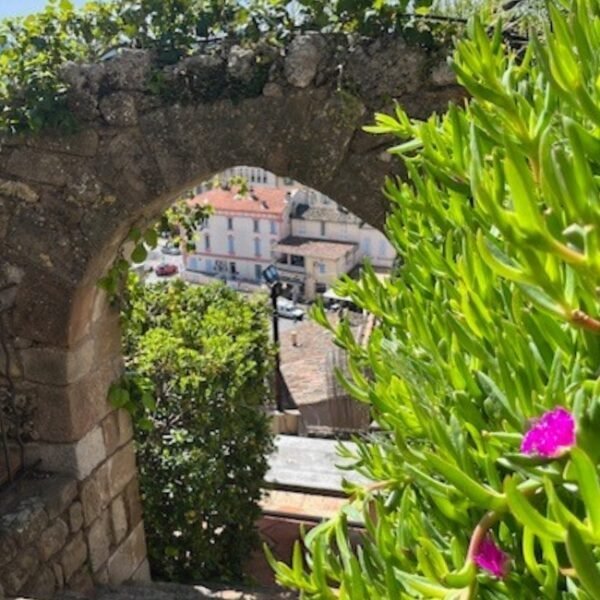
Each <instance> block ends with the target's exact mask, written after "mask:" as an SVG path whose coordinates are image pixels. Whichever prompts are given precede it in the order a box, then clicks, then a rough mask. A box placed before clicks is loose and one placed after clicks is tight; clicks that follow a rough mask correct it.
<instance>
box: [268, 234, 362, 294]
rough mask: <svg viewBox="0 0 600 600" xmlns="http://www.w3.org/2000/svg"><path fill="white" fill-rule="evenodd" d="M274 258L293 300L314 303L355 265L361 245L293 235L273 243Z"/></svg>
mask: <svg viewBox="0 0 600 600" xmlns="http://www.w3.org/2000/svg"><path fill="white" fill-rule="evenodd" d="M273 258H274V264H275V265H276V267H277V269H278V271H279V273H280V275H281V279H282V281H284V282H285V283H288V284H290V285H291V286H292V289H293V292H292V297H294V296H297V297H301V298H305V299H306V300H313V299H314V298H315V297H316V295H317V294H319V293H323V292H325V291H326V290H327V288H329V287H331V286H332V285H333V284H334V283H335V282H336V281H337V280H338V279H339V278H340V277H341V276H342V275H344V274H345V273H348V272H349V271H351V270H352V269H353V268H354V267H355V266H356V264H357V262H358V245H357V244H354V243H352V242H340V241H336V242H333V241H326V240H319V239H311V238H305V237H296V236H293V235H292V236H289V237H287V238H284V239H283V240H281V242H279V243H277V244H274V246H273Z"/></svg>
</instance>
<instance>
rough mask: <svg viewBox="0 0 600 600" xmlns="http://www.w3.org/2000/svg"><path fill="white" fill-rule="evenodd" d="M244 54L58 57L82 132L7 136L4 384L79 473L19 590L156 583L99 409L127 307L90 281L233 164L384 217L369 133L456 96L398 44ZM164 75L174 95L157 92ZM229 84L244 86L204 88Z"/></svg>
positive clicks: (51, 459)
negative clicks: (383, 122) (134, 235)
mask: <svg viewBox="0 0 600 600" xmlns="http://www.w3.org/2000/svg"><path fill="white" fill-rule="evenodd" d="M235 48H236V47H235V46H234V47H230V46H225V45H224V46H223V48H220V49H218V51H217V52H216V53H213V54H210V55H197V56H192V57H189V58H185V59H183V60H182V61H181V62H180V63H178V64H176V65H172V66H169V67H157V66H156V65H153V63H152V56H151V55H150V54H149V53H146V52H143V51H126V52H123V54H121V55H119V56H117V57H115V58H113V59H111V60H108V61H105V62H103V63H99V64H95V65H75V64H70V65H66V66H65V68H64V69H63V78H64V80H65V83H66V84H67V86H68V92H67V96H68V102H69V106H70V107H71V110H72V111H73V113H74V114H75V116H76V117H77V119H78V122H79V123H80V128H79V131H78V132H77V133H75V134H71V135H64V134H62V133H61V132H44V133H43V134H41V135H37V136H33V135H31V136H19V137H14V136H12V137H11V136H4V137H2V139H1V140H0V327H1V329H2V335H3V336H4V339H5V340H6V343H5V344H4V346H3V350H2V354H3V355H5V356H3V357H2V358H6V357H7V358H8V360H0V386H3V388H4V389H8V388H9V387H10V389H12V390H13V391H12V392H11V393H14V395H15V397H17V396H18V397H19V398H20V399H21V400H22V401H23V402H25V403H29V404H30V406H31V409H32V411H33V414H34V415H35V416H34V417H33V423H32V429H33V430H34V431H35V435H34V436H32V438H33V437H34V438H35V439H34V440H32V441H31V442H30V443H28V445H27V456H28V461H29V462H30V463H32V462H35V461H37V460H38V459H41V460H42V461H43V462H42V464H43V468H44V469H45V470H47V471H50V472H54V473H59V474H62V475H63V476H65V477H68V478H70V479H69V481H70V482H71V483H69V484H68V486H67V488H68V493H67V492H65V493H64V494H63V495H62V496H61V497H62V498H63V502H62V504H60V508H61V511H60V512H59V513H57V509H49V508H48V506H47V505H43V507H42V509H41V513H40V514H42V516H41V517H40V521H39V522H38V525H37V526H36V527H37V529H35V532H36V533H35V535H33V534H32V539H29V538H27V539H21V540H20V542H19V543H20V544H21V546H22V550H23V551H21V552H17V547H18V545H14V544H13V546H14V548H13V546H11V548H12V550H10V551H8V550H7V551H6V552H4V553H3V554H2V557H1V558H0V582H1V583H2V584H3V585H4V586H5V587H6V588H7V591H8V593H9V594H12V593H13V592H14V593H15V594H16V593H18V592H20V591H21V590H22V589H25V588H26V587H27V585H29V584H28V582H29V581H30V580H32V578H33V576H34V574H35V575H36V577H37V575H38V572H43V573H44V578H45V579H44V581H42V582H41V583H40V582H37V583H38V584H39V585H42V584H44V585H47V587H48V588H49V587H51V585H52V586H55V587H59V586H63V585H67V586H71V587H82V586H83V583H82V582H84V580H85V582H96V583H103V582H112V583H121V582H123V581H126V580H128V579H130V578H132V577H134V578H135V577H138V578H144V577H147V562H146V561H145V543H144V530H143V524H142V517H141V510H140V503H139V492H138V489H137V480H136V466H135V455H134V452H133V444H132V441H131V440H132V433H131V423H130V421H129V419H128V418H127V416H126V415H123V414H122V413H120V412H118V411H114V410H113V409H112V408H111V407H110V405H109V404H108V402H107V390H108V387H109V385H110V383H111V382H112V381H114V380H115V379H116V378H117V377H118V375H119V373H120V370H121V367H122V359H121V346H120V328H119V315H118V311H116V310H115V309H114V308H112V307H111V306H110V305H109V303H108V302H107V299H106V295H105V294H104V293H103V292H102V291H100V290H99V289H98V287H97V281H98V279H99V278H100V277H101V276H102V275H103V274H104V272H105V271H106V268H107V267H108V266H109V265H110V263H111V261H112V260H113V258H114V256H115V255H116V253H117V251H118V249H119V248H120V247H121V245H122V243H123V240H124V239H125V238H126V236H127V233H128V231H129V230H130V229H131V227H132V226H133V225H136V224H138V225H142V226H144V225H146V224H149V223H151V222H152V221H153V220H155V219H156V218H157V217H158V216H159V215H160V214H161V213H162V212H163V211H164V210H165V209H166V208H167V207H168V206H169V204H170V203H171V201H172V198H173V197H175V196H177V195H179V194H181V193H182V192H184V191H185V190H186V189H190V188H193V187H194V186H195V185H199V184H200V183H201V182H202V181H205V180H207V179H209V178H210V177H211V176H212V175H213V174H214V173H217V172H220V171H222V170H224V169H226V168H228V167H230V166H231V165H235V164H249V165H256V166H260V167H262V168H265V169H268V170H269V171H272V172H274V173H277V174H281V175H287V176H290V177H293V178H294V179H295V180H298V181H301V182H303V183H304V184H306V185H308V186H310V187H311V188H314V189H318V190H321V191H322V192H324V193H325V194H327V195H329V196H331V197H333V198H336V199H339V201H340V202H341V204H342V205H343V206H345V207H346V208H348V209H349V210H351V211H352V212H354V213H355V214H357V215H358V216H359V217H361V218H362V219H363V220H364V221H366V222H368V223H370V224H372V225H374V226H380V225H381V224H382V222H383V217H384V212H385V210H384V203H383V200H382V199H381V195H380V194H379V189H380V187H381V182H382V181H383V177H384V176H385V175H388V174H389V171H390V164H389V163H388V161H387V158H386V155H385V154H384V153H383V151H384V149H385V147H386V146H387V141H384V142H382V141H381V140H380V139H373V138H372V137H370V136H368V135H366V134H364V133H363V132H362V130H361V128H362V126H363V125H364V124H366V123H367V122H370V120H371V118H372V113H373V112H374V111H376V110H382V109H387V108H389V107H390V106H391V105H392V102H393V101H395V100H397V101H399V102H401V103H402V104H403V105H404V106H406V107H408V109H409V113H411V114H412V115H414V116H415V117H426V116H428V115H429V114H430V113H431V112H433V111H434V110H439V109H442V108H443V107H444V106H445V105H446V103H447V102H448V101H449V100H451V99H457V98H459V97H460V94H461V92H460V91H459V89H458V87H457V86H456V85H455V83H454V80H453V78H452V76H451V74H450V73H449V71H448V69H447V67H446V66H445V53H444V52H443V51H439V50H427V49H423V48H419V47H412V46H408V45H407V44H406V42H404V41H403V40H400V39H396V38H391V37H389V38H386V37H382V38H380V39H363V40H351V39H349V38H348V39H346V38H343V37H340V36H332V37H327V36H323V35H319V34H306V35H301V36H298V37H296V38H295V39H294V40H293V41H292V42H291V43H290V45H289V47H288V48H286V49H284V50H282V52H281V53H280V54H278V55H277V56H274V57H272V59H271V63H270V67H269V69H268V72H265V70H264V67H263V66H260V65H259V64H258V62H257V60H256V56H250V55H248V54H246V55H245V56H246V59H245V60H244V61H243V64H240V62H239V61H236V60H233V56H234V54H236V52H237V50H236V49H235ZM156 68H161V69H162V76H163V77H164V80H165V81H166V82H167V83H168V84H169V86H171V89H172V90H173V91H174V92H176V93H175V95H174V96H158V95H156V94H153V93H150V92H149V90H148V86H147V81H148V77H149V75H150V73H151V72H153V70H155V69H156ZM259 75H260V77H261V78H262V79H260V83H261V85H260V86H258V87H257V86H256V85H250V83H251V82H254V83H256V81H258V80H259V79H257V78H258V77H259ZM220 78H221V79H223V80H227V81H233V80H235V81H237V82H238V83H239V84H240V85H239V86H238V88H240V86H241V89H243V90H245V92H244V93H243V94H241V95H238V96H236V97H235V98H232V97H231V96H228V95H227V89H228V88H227V86H221V87H218V89H219V90H221V92H219V93H222V95H219V94H215V95H212V96H211V95H209V96H207V94H206V86H207V85H209V84H211V82H212V83H214V82H215V81H217V82H218V81H220ZM178 95H179V97H181V98H184V100H181V101H178V100H177V97H178ZM173 97H174V98H175V100H174V99H173ZM367 199H368V200H367ZM5 365H8V367H6V366H5ZM9 382H10V385H8V384H9ZM70 511H72V512H73V524H69V523H67V521H65V519H67V517H65V514H67V513H69V512H70ZM78 511H81V519H79V518H78V516H77V513H78ZM43 515H45V516H43ZM58 520H60V522H61V523H62V525H61V524H60V523H59V521H58ZM65 527H66V528H67V529H66V530H65ZM48 528H54V529H52V531H53V532H54V533H55V534H57V535H54V536H53V535H51V534H46V535H47V536H48V538H52V539H58V540H61V541H60V543H58V542H57V544H56V545H55V546H56V547H55V546H50V548H49V549H48V552H50V550H52V553H51V554H49V555H48V556H46V554H44V555H43V556H41V555H39V553H38V550H37V549H36V550H35V552H34V554H35V556H33V554H31V553H28V552H26V551H25V550H27V549H28V548H32V547H33V544H34V539H35V538H36V536H38V535H41V534H42V533H44V532H45V531H47V529H48ZM61 532H62V533H61ZM2 539H3V538H2ZM7 539H8V538H7ZM11 539H12V538H11ZM6 543H7V544H8V542H6ZM36 548H37V546H36ZM32 553H33V550H32ZM15 561H17V562H15ZM40 564H42V565H43V566H44V569H41V570H40V568H39V566H40ZM54 565H58V566H57V570H56V571H55V572H53V571H52V570H53V568H54ZM58 567H60V569H58ZM16 572H18V573H21V575H20V577H19V578H18V580H16V579H15V578H14V577H10V576H9V574H10V573H16ZM51 572H52V573H53V574H49V573H51ZM52 577H53V579H52V582H53V583H52V584H51V583H50V580H51V578H52ZM61 578H62V579H61ZM7 581H8V582H9V583H8V584H6V582H7Z"/></svg>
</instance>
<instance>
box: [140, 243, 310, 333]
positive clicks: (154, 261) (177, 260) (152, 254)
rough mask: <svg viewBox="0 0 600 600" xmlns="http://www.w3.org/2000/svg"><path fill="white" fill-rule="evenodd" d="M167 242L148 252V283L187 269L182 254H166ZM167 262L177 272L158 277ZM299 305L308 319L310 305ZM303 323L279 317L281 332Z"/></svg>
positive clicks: (166, 279) (179, 275) (145, 265)
mask: <svg viewBox="0 0 600 600" xmlns="http://www.w3.org/2000/svg"><path fill="white" fill-rule="evenodd" d="M165 243H166V242H165V240H163V239H160V240H159V242H158V246H157V247H156V248H154V249H153V250H150V251H149V252H148V258H147V259H146V261H145V262H144V263H143V267H144V269H146V270H149V269H150V267H152V271H151V272H148V273H147V275H146V282H147V283H157V282H159V281H168V280H170V279H175V278H178V277H181V274H182V273H183V271H184V269H185V267H184V264H183V257H182V255H181V254H164V253H163V252H162V248H163V247H164V245H165ZM166 264H169V265H175V266H176V267H177V274H176V275H171V276H168V277H158V276H157V275H156V273H155V269H156V267H157V266H159V265H166ZM206 278H208V276H206ZM210 279H214V281H215V282H217V281H219V280H218V279H217V278H210ZM240 293H243V294H246V295H248V296H251V295H252V293H249V292H243V291H241V292H240ZM297 306H298V308H301V309H302V310H303V311H304V320H306V319H308V314H307V313H308V306H306V305H304V304H300V303H298V304H297ZM301 323H302V321H298V322H296V321H294V319H284V318H283V317H279V333H283V332H285V331H290V330H292V329H294V328H297V327H298V326H299V325H300V324H301Z"/></svg>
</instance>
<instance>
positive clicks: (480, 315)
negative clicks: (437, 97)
mask: <svg viewBox="0 0 600 600" xmlns="http://www.w3.org/2000/svg"><path fill="white" fill-rule="evenodd" d="M549 14H550V16H551V19H552V22H551V24H549V25H548V26H547V28H546V30H545V32H544V34H543V36H542V37H541V39H539V40H536V39H534V40H532V41H531V43H530V44H529V45H528V47H527V49H526V51H525V52H522V53H516V52H513V51H511V50H510V49H508V48H506V47H505V46H504V44H503V41H502V35H501V26H498V28H497V29H496V31H495V33H494V34H493V37H492V38H491V39H490V38H489V37H488V35H487V33H486V30H485V28H484V27H483V25H482V24H481V23H480V22H479V21H478V20H474V22H473V23H472V25H471V27H470V35H469V37H468V38H467V39H465V40H462V41H460V42H459V43H458V45H457V50H456V53H455V57H454V62H453V64H454V69H455V71H456V73H457V76H458V79H459V81H460V83H462V85H463V86H464V87H465V88H466V89H467V91H468V92H469V94H470V95H471V97H472V99H471V100H470V101H469V102H468V103H466V104H465V105H464V106H461V107H457V106H451V107H450V108H449V110H448V112H447V113H446V114H444V115H443V116H433V117H431V118H430V119H429V120H428V121H427V122H417V121H412V120H410V119H409V118H408V117H407V115H406V114H405V112H404V111H403V110H402V109H401V108H400V107H398V108H397V110H396V114H395V115H394V116H387V115H379V116H378V117H377V123H376V125H375V126H373V127H372V128H370V130H371V131H372V132H373V133H378V134H391V135H392V136H397V137H398V138H400V139H401V142H400V144H399V145H397V146H395V147H393V148H392V149H391V150H390V152H391V153H392V154H394V155H397V156H400V157H401V158H402V159H403V160H404V162H405V164H406V168H407V171H408V182H406V183H403V182H401V181H388V182H387V184H386V187H385V190H386V194H387V196H388V197H389V199H390V200H391V202H392V210H391V215H390V217H389V220H388V223H387V232H388V235H389V238H390V239H391V241H392V242H393V244H394V245H395V247H396V248H397V250H398V252H399V254H400V256H401V259H402V260H401V267H400V268H399V269H398V272H397V274H396V276H395V277H394V278H393V279H391V280H389V281H387V282H383V283H382V282H380V281H379V280H378V279H377V278H376V277H375V276H374V275H373V273H372V272H370V271H367V272H366V273H365V274H364V276H363V277H362V279H361V280H360V281H359V282H350V281H347V282H346V283H345V284H344V285H343V286H341V287H340V290H339V291H340V293H341V294H342V295H351V296H352V298H353V300H354V302H355V303H356V304H358V305H359V306H362V307H364V308H366V309H367V310H369V311H371V312H372V313H373V314H375V315H376V317H377V319H378V322H379V326H378V328H377V329H376V330H375V331H374V333H373V335H372V337H371V340H370V343H369V345H368V348H367V349H362V348H361V347H359V346H357V345H356V344H355V343H354V341H353V340H352V338H351V336H350V335H349V331H348V329H347V328H345V327H342V328H341V329H340V330H339V331H338V333H337V335H338V343H339V344H340V345H342V346H344V347H345V348H347V350H348V351H349V354H350V356H351V373H352V375H351V377H350V378H349V379H348V380H347V381H346V385H347V387H348V389H349V390H350V391H351V393H352V394H353V395H354V396H355V397H356V398H358V399H359V400H361V401H363V402H366V403H369V404H370V405H371V406H372V409H373V411H374V413H375V415H376V418H377V421H378V422H379V423H380V424H381V426H382V428H383V429H384V433H383V434H382V435H381V436H380V437H379V438H377V439H376V440H375V441H373V440H368V441H361V442H360V443H359V446H358V450H357V451H356V452H355V453H350V452H348V451H345V452H346V453H347V454H350V455H352V456H354V457H355V459H356V464H355V468H356V469H357V470H358V471H359V472H361V473H362V474H364V475H366V476H367V477H369V478H371V479H372V480H373V482H374V483H373V485H371V486H370V487H368V486H367V487H365V486H356V487H353V486H348V491H349V493H350V494H351V495H352V496H351V500H352V502H353V504H354V508H358V509H362V510H363V513H364V519H365V523H366V532H365V533H364V535H363V536H362V537H361V538H360V541H359V544H358V546H356V545H352V544H351V543H350V541H349V536H348V529H347V524H346V520H347V519H346V516H345V511H342V512H341V513H340V515H338V516H337V517H336V518H334V519H332V520H331V521H329V522H326V523H324V524H322V525H321V526H319V527H318V528H317V529H316V530H313V532H311V534H310V535H309V536H308V537H307V538H306V540H305V543H306V546H307V551H306V554H305V555H304V560H303V555H302V551H301V549H300V547H298V548H297V550H296V554H295V557H294V561H293V564H292V565H291V566H286V565H285V564H282V563H279V564H276V565H275V568H276V571H277V576H278V579H279V581H280V582H282V583H283V584H284V585H286V586H288V587H291V588H295V589H298V590H301V591H302V597H303V598H313V599H317V598H318V599H328V598H340V599H343V598H349V599H375V598H377V599H390V600H391V599H394V600H397V599H399V598H446V599H458V598H460V599H462V600H466V599H469V598H484V599H495V600H503V599H507V600H508V599H532V600H533V599H535V600H538V599H540V598H562V599H575V598H577V599H587V600H589V599H597V598H600V570H599V568H598V566H597V563H598V561H599V560H600V478H599V477H598V462H599V459H600V385H599V383H600V382H599V380H598V373H599V369H598V367H599V359H600V335H599V333H600V320H599V313H600V310H599V309H600V307H599V301H598V290H599V283H600V252H599V248H600V202H599V198H600V194H599V191H600V189H599V185H600V85H599V83H598V82H599V81H600V53H599V52H598V48H599V47H600V3H599V2H598V1H597V0H575V1H574V2H572V3H571V2H566V1H565V2H557V3H552V2H551V3H550V5H549ZM406 140H408V141H406ZM316 316H317V318H318V319H319V320H320V321H321V322H322V323H323V324H324V325H325V326H327V321H326V317H325V315H324V314H323V313H322V312H319V311H317V312H316ZM367 372H370V373H372V377H370V378H368V379H367V378H366V377H365V376H364V375H363V373H367Z"/></svg>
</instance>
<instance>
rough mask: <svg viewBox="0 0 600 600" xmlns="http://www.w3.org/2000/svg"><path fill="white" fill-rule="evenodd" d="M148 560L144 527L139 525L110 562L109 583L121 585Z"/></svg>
mask: <svg viewBox="0 0 600 600" xmlns="http://www.w3.org/2000/svg"><path fill="white" fill-rule="evenodd" d="M145 558H146V537H145V535H144V526H143V524H142V523H139V524H138V525H137V527H136V528H135V529H134V530H133V531H132V532H131V533H130V534H129V536H128V537H127V538H126V539H125V541H124V542H123V543H122V544H121V545H120V546H119V547H118V548H117V550H116V551H115V553H114V554H113V555H112V556H111V557H110V558H109V560H108V576H109V582H110V583H111V584H113V585H120V584H122V583H124V582H125V581H128V580H130V579H131V577H132V576H133V575H134V574H135V572H136V571H137V570H138V568H139V566H140V565H141V563H142V562H143V561H144V560H145Z"/></svg>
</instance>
